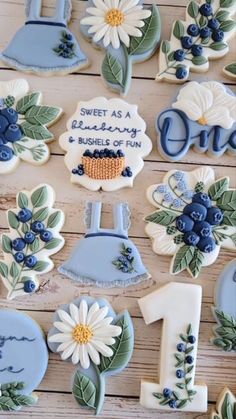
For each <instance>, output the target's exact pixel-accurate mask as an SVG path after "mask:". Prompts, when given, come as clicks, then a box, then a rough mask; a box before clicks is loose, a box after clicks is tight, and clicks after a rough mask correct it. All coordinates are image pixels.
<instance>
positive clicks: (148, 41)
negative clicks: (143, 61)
mask: <svg viewBox="0 0 236 419" xmlns="http://www.w3.org/2000/svg"><path fill="white" fill-rule="evenodd" d="M139 29H140V31H141V32H142V36H139V37H135V36H131V37H130V46H129V49H128V53H129V55H142V54H144V53H146V52H148V51H150V50H152V49H153V48H154V47H155V44H156V43H157V42H158V41H159V37H160V30H161V18H160V14H159V11H158V8H157V7H156V6H152V13H151V15H150V16H149V17H148V18H147V19H144V26H143V27H142V28H139Z"/></svg>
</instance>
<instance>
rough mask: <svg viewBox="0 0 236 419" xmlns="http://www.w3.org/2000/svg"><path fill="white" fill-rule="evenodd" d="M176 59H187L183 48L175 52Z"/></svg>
mask: <svg viewBox="0 0 236 419" xmlns="http://www.w3.org/2000/svg"><path fill="white" fill-rule="evenodd" d="M174 59H175V61H184V59H185V52H184V50H183V49H177V50H176V51H175V52H174Z"/></svg>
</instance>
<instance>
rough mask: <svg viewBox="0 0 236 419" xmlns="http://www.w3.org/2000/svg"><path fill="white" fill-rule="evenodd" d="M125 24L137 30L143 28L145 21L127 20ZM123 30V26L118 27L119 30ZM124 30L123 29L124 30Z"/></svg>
mask: <svg viewBox="0 0 236 419" xmlns="http://www.w3.org/2000/svg"><path fill="white" fill-rule="evenodd" d="M125 23H127V25H130V26H134V27H136V28H142V27H143V26H144V25H145V23H144V22H143V20H134V19H131V18H130V19H126V20H125ZM119 28H121V26H118V29H119ZM122 29H123V28H122Z"/></svg>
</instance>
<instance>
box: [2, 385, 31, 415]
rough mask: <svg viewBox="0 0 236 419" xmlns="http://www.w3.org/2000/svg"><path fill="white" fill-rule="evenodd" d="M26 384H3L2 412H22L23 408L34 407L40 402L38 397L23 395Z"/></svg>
mask: <svg viewBox="0 0 236 419" xmlns="http://www.w3.org/2000/svg"><path fill="white" fill-rule="evenodd" d="M24 387H25V384H24V383H22V382H13V383H9V384H1V396H0V411H4V412H12V411H16V410H20V408H21V407H23V406H33V405H35V403H37V401H38V397H37V396H36V395H33V394H31V395H28V396H26V395H22V394H20V393H19V390H22V389H23V388H24Z"/></svg>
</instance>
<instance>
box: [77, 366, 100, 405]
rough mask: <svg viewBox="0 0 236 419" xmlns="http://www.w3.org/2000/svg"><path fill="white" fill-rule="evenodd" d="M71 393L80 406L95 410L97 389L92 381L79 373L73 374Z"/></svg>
mask: <svg viewBox="0 0 236 419" xmlns="http://www.w3.org/2000/svg"><path fill="white" fill-rule="evenodd" d="M72 393H73V395H74V397H75V400H76V401H77V402H78V403H79V405H80V406H86V407H90V408H92V409H96V393H97V389H96V387H95V385H94V383H93V382H92V380H90V379H89V378H88V377H87V376H86V375H84V374H82V373H81V372H80V371H77V372H76V374H75V378H74V383H73V390H72Z"/></svg>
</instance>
